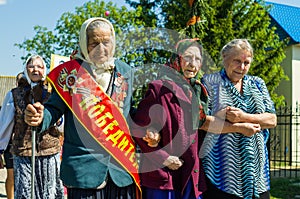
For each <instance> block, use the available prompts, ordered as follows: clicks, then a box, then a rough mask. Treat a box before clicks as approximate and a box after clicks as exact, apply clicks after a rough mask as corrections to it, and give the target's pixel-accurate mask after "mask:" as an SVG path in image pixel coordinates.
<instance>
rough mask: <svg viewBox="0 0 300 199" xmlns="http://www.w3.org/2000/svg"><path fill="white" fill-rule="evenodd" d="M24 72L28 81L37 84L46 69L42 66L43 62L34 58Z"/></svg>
mask: <svg viewBox="0 0 300 199" xmlns="http://www.w3.org/2000/svg"><path fill="white" fill-rule="evenodd" d="M26 70H27V74H28V77H29V78H30V80H31V81H32V82H38V81H40V80H42V78H43V75H44V72H45V70H46V68H45V66H44V65H43V61H42V60H41V59H40V58H36V59H33V60H32V61H30V62H28V64H27V65H26Z"/></svg>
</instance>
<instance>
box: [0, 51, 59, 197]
mask: <svg viewBox="0 0 300 199" xmlns="http://www.w3.org/2000/svg"><path fill="white" fill-rule="evenodd" d="M25 79H26V80H25ZM45 79H46V64H45V62H44V60H43V58H42V57H41V56H39V55H32V56H30V57H29V58H28V59H27V61H26V67H25V69H24V77H23V78H22V79H21V80H19V83H18V86H17V87H16V88H14V89H12V90H11V91H10V92H9V93H8V94H7V95H6V98H5V102H4V103H3V107H4V108H3V109H2V110H1V113H0V120H1V124H3V125H2V126H1V130H0V135H1V148H2V149H5V148H6V146H5V145H6V144H7V142H6V141H3V140H8V139H9V136H10V135H12V138H11V143H12V145H11V152H12V154H13V155H14V162H13V165H14V184H15V186H14V189H15V191H14V197H15V198H30V197H31V176H32V175H31V165H32V163H31V156H32V146H34V147H35V154H34V155H35V156H36V158H35V174H34V176H35V182H34V184H35V185H37V184H38V186H35V187H34V194H35V198H53V199H54V198H63V197H64V196H63V185H62V182H61V181H60V177H59V166H60V164H59V163H60V159H59V157H60V156H59V152H60V146H59V135H58V134H57V131H56V129H55V128H53V127H51V128H48V129H46V130H45V131H43V132H41V133H40V134H38V136H37V139H36V143H33V144H32V138H31V135H32V128H31V126H29V125H28V124H26V123H25V121H24V111H25V108H26V105H27V104H29V103H32V101H36V102H39V103H41V104H43V103H45V102H46V101H47V100H48V98H49V96H50V90H49V89H48V87H47V84H46V81H45ZM2 122H3V123H2ZM4 137H6V139H2V138H4Z"/></svg>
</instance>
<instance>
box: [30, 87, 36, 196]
mask: <svg viewBox="0 0 300 199" xmlns="http://www.w3.org/2000/svg"><path fill="white" fill-rule="evenodd" d="M31 97H32V99H31V103H32V104H34V95H33V88H31ZM36 129H37V128H36V126H31V134H32V135H31V199H34V178H35V140H36V138H35V137H36Z"/></svg>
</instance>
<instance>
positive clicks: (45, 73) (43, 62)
mask: <svg viewBox="0 0 300 199" xmlns="http://www.w3.org/2000/svg"><path fill="white" fill-rule="evenodd" d="M33 57H36V58H40V59H41V60H42V64H43V66H44V68H45V70H44V74H43V77H42V79H41V81H45V79H46V76H47V67H46V63H45V61H44V59H43V58H42V57H41V56H39V55H31V56H29V57H28V58H27V60H26V62H25V68H24V76H25V77H26V80H27V82H28V83H29V84H30V86H31V87H34V86H35V85H37V82H32V81H31V79H30V78H29V75H28V72H27V64H28V62H29V61H30V60H31V58H33Z"/></svg>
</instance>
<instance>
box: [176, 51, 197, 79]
mask: <svg viewBox="0 0 300 199" xmlns="http://www.w3.org/2000/svg"><path fill="white" fill-rule="evenodd" d="M180 66H181V70H182V72H183V75H184V77H185V78H193V77H195V76H196V75H197V73H198V72H199V70H200V68H201V66H202V56H201V52H200V49H199V48H198V47H197V46H190V47H188V48H187V49H186V51H185V52H184V53H183V54H182V59H181V63H180Z"/></svg>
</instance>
